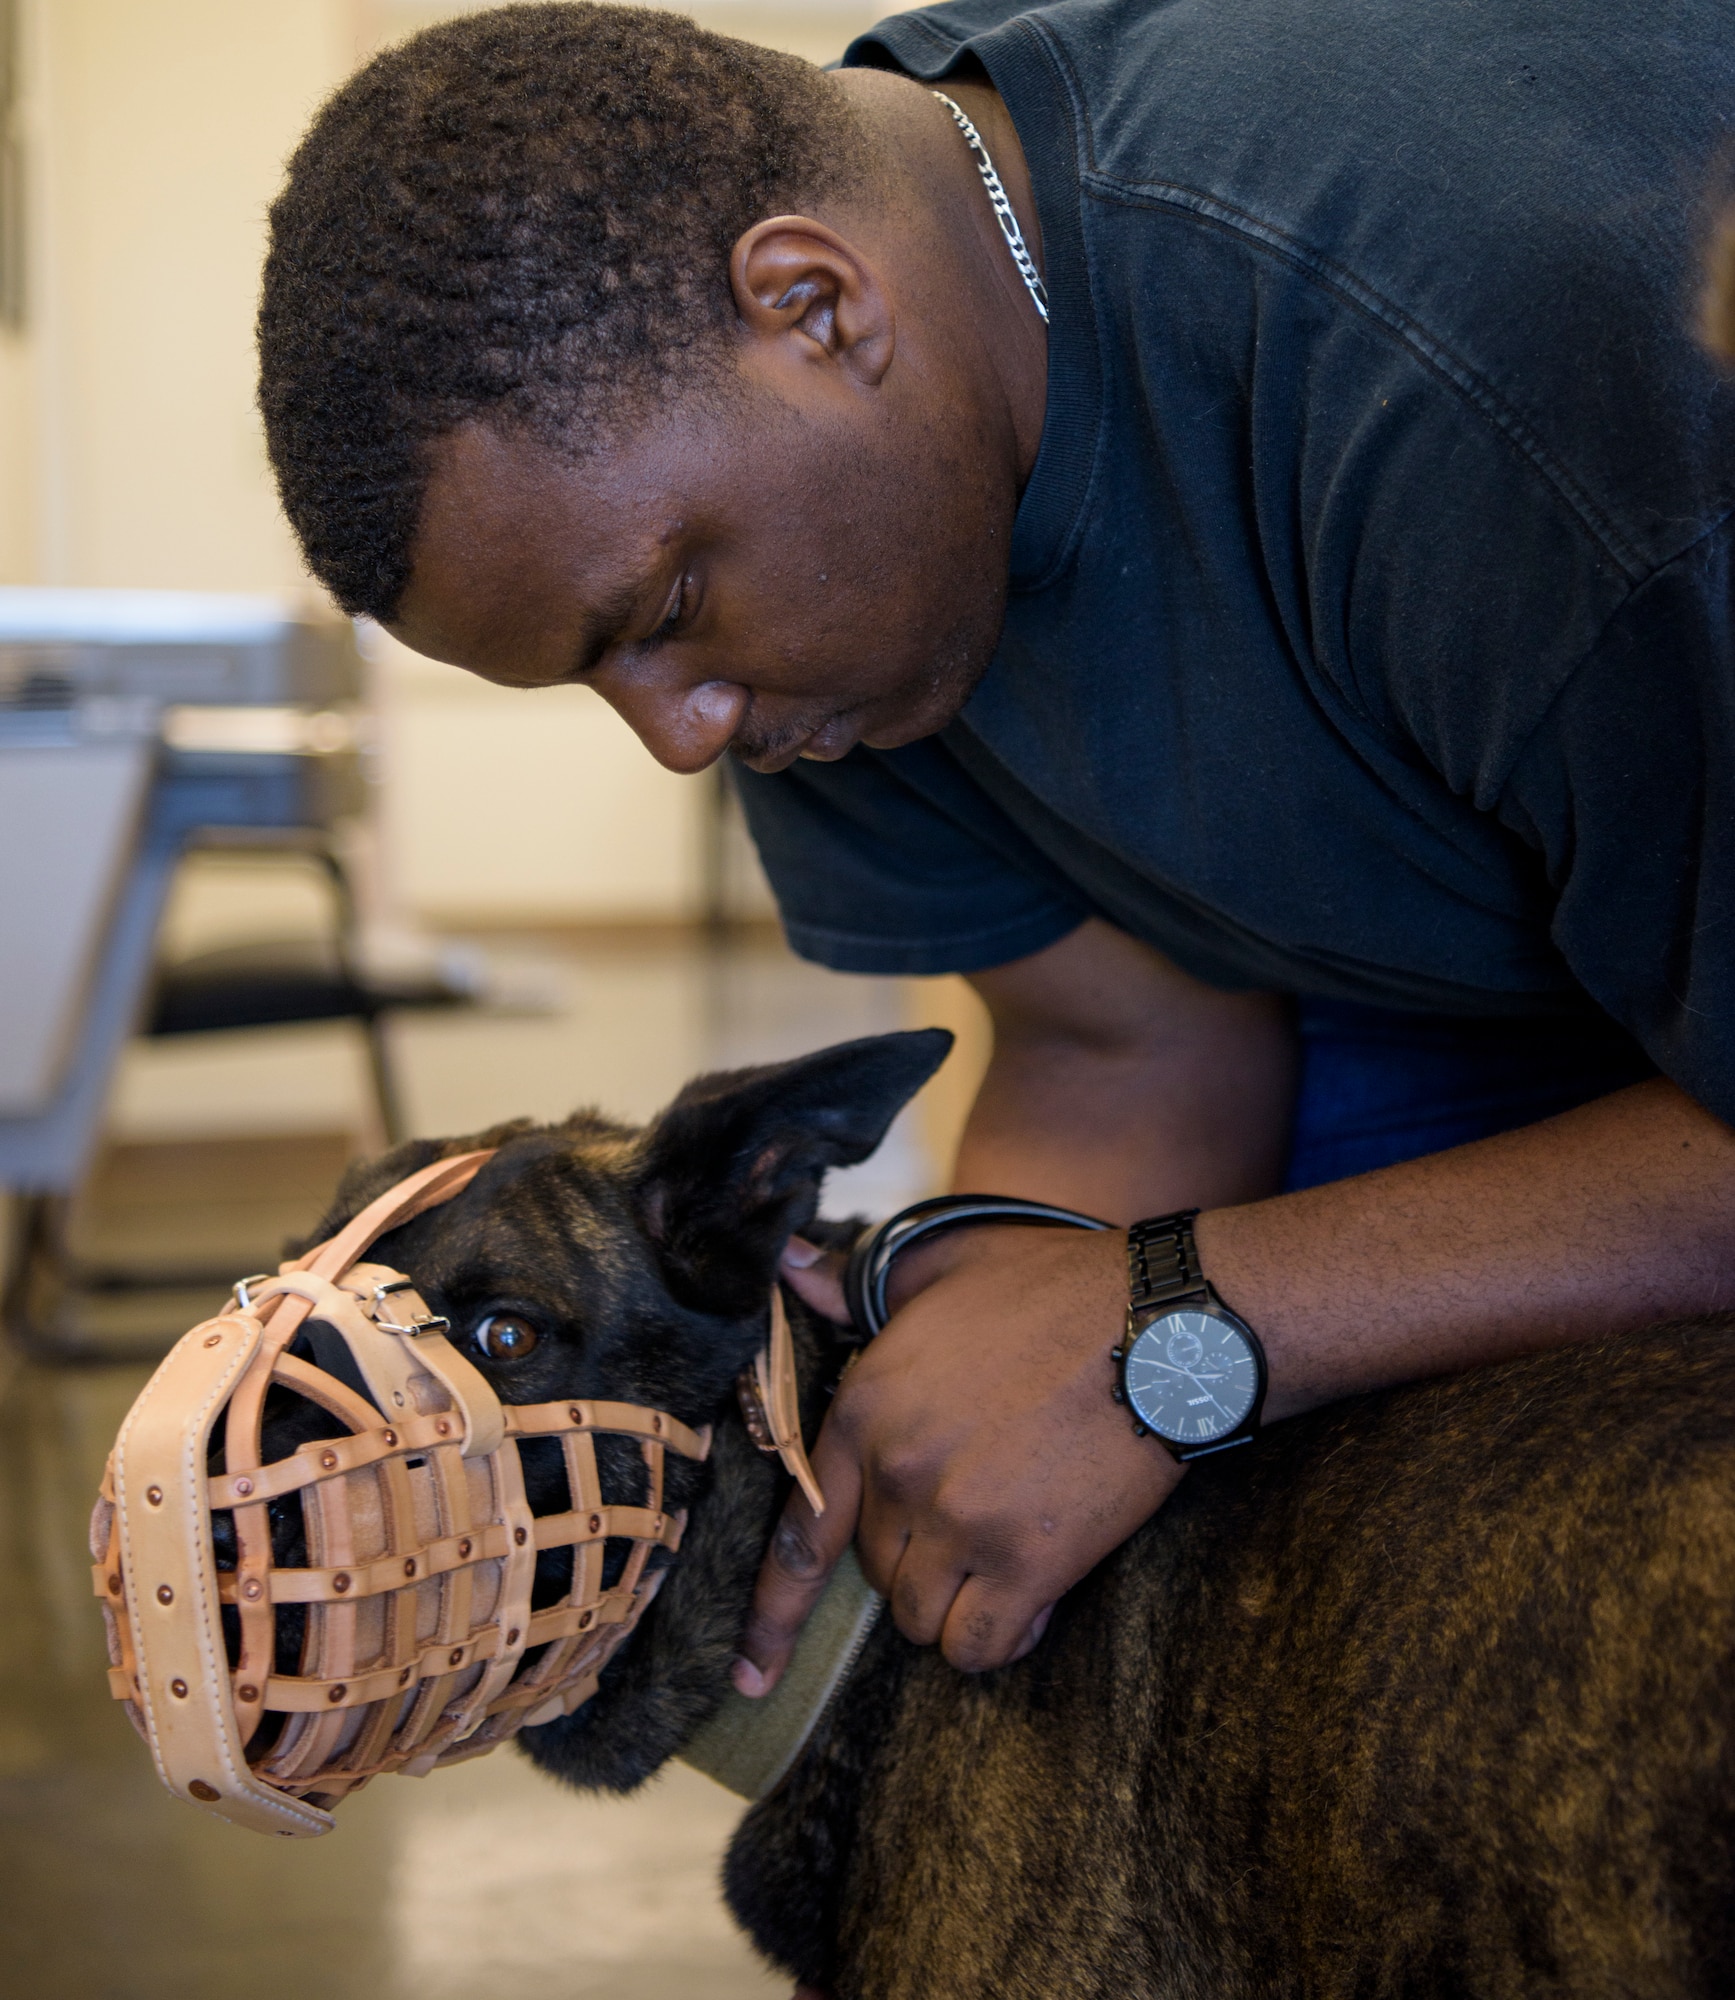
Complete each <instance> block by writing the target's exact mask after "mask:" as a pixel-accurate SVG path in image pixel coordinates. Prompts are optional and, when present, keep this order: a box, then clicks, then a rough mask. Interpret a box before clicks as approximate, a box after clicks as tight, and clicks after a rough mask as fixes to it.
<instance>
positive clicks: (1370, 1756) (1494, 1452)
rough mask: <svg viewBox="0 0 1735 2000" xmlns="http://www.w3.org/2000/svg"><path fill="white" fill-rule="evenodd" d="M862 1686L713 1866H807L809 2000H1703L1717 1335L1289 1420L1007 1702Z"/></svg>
mask: <svg viewBox="0 0 1735 2000" xmlns="http://www.w3.org/2000/svg"><path fill="white" fill-rule="evenodd" d="M864 1669H865V1671H863V1672H862V1673H861V1674H860V1675H858V1677H857V1680H856V1682H855V1684H854V1686H853V1687H852V1689H851V1691H850V1692H849V1694H848V1695H847V1696H846V1699H845V1701H844V1703H843V1704H842V1705H840V1708H839V1710H838V1713H837V1716H836V1720H835V1723H834V1725H833V1741H832V1742H831V1743H830V1744H829V1745H826V1746H819V1754H818V1755H816V1756H815V1757H812V1758H810V1759H808V1760H807V1763H806V1765H805V1766H804V1767H803V1768H802V1770H801V1771H799V1772H798V1773H797V1775H796V1781H795V1782H794V1783H792V1784H791V1785H790V1786H789V1787H786V1790H785V1793H784V1794H783V1795H779V1796H778V1797H776V1798H774V1799H773V1800H771V1801H768V1802H767V1804H766V1805H765V1806H762V1807H761V1808H759V1809H758V1811H757V1812H756V1813H755V1814H754V1815H752V1816H751V1817H750V1819H749V1821H748V1822H747V1824H746V1826H745V1828H744V1829H743V1833H742V1835H741V1838H740V1841H739V1842H738V1846H737V1851H736V1854H735V1856H734V1858H733V1861H732V1864H731V1871H730V1874H731V1886H732V1891H733V1894H734V1897H735V1900H736V1903H737V1907H738V1909H739V1910H740V1914H741V1915H742V1916H743V1918H744V1919H745V1920H747V1921H748V1923H749V1926H750V1927H751V1928H753V1929H755V1930H761V1931H762V1930H763V1924H762V1919H763V1918H764V1916H765V1914H766V1900H765V1888H764V1887H761V1886H759V1885H761V1884H763V1885H766V1886H774V1885H777V1884H779V1883H781V1884H782V1885H783V1888H784V1890H786V1889H787V1885H788V1867H787V1858H788V1856H789V1853H790V1843H791V1842H794V1843H796V1844H797V1845H799V1846H800V1847H802V1848H804V1849H805V1852H806V1853H807V1854H808V1855H809V1856H810V1857H818V1856H821V1855H825V1854H836V1855H837V1872H838V1880H837V1881H836V1883H835V1884H834V1885H833V1887H832V1888H831V1889H830V1891H829V1892H828V1899H829V1900H830V1901H831V1904H832V1907H833V1909H834V1910H835V1912H836V1917H837V1921H838V1924H839V1929H840V1951H839V1958H838V1961H837V1963H836V1966H835V1968H834V1970H835V1984H836V1990H837V1992H838V1994H839V1996H840V2000H856V1996H861V1997H862V2000H869V1996H871V2000H906V1996H907V2000H916V1996H924V2000H932V1996H936V1995H940V1994H945V1995H946V1996H948V2000H964V1996H970V1995H982V1996H988V1995H993V1996H995V2000H1024V1996H1029V2000H1038V1996H1041V2000H1051V1996H1054V1995H1058V1994H1066V1995H1067V1996H1069V2000H1087V1996H1098V1995H1100V1996H1103V2000H1107V1996H1110V1995H1113V1996H1115V2000H1131V1996H1143V1995H1151V1996H1155V1995H1162V1996H1164V2000H1193V1997H1194V1996H1198V1997H1199V2000H1205V1996H1209V2000H1238V1996H1247V2000H1254V1996H1257V1997H1258V2000H1273V1996H1278V1995H1288V1994H1295V1995H1302V1994H1305V1995H1308V1996H1337V1995H1343V1996H1349V1995H1383V1994H1393V1995H1396V1994H1402V1995H1405V1996H1420V1995H1438V1996H1441V2000H1445V1996H1448V1995H1450V1996H1454V2000H1456V1996H1462V1995H1467V1994H1474V1995H1477V1996H1496V1995H1498V1996H1506V1995H1511V1996H1514V2000H1517V1996H1524V2000H1538V1996H1543V1995H1561V1996H1565V1995H1572V1996H1574V2000H1585V1996H1591V1995H1603V1994H1607V1995H1622V1996H1627V1995H1645V1996H1650V1995H1657V1996H1662V1995H1670V1996H1677V1995H1687V1994H1695V1995H1697V1994H1706V1995H1709V1994H1711V1993H1717V1994H1719V1995H1721V1994H1724V1993H1726V1992H1727V1991H1728V1990H1729V1988H1730V1983H1731V1978H1732V1976H1735V1879H1732V1878H1735V1867H1732V1855H1735V1754H1732V1748H1731V1731H1730V1715H1731V1707H1732V1698H1735V1343H1732V1339H1731V1332H1730V1329H1729V1328H1728V1327H1726V1326H1724V1325H1721V1324H1719V1325H1716V1326H1702V1327H1695V1328H1690V1329H1686V1330H1678V1331H1671V1332H1662V1333H1657V1334H1652V1335H1648V1336H1645V1337H1643V1338H1640V1339H1636V1340H1630V1341H1623V1342H1619V1343H1611V1344H1609V1345H1607V1346H1602V1347H1596V1348H1580V1349H1576V1350H1571V1351H1566V1352H1562V1353H1558V1354H1553V1355H1543V1356H1538V1357H1535V1358H1533V1359H1530V1360H1528V1361H1524V1362H1521V1363H1517V1364H1514V1365H1511V1366H1506V1367H1502V1368H1498V1369H1491V1370H1487V1371H1484V1372H1482V1373H1479V1374H1474V1375H1470V1376H1465V1377H1461V1378H1457V1379H1454V1380H1451V1381H1444V1382H1438V1383H1432V1384H1427V1385H1424V1386H1421V1387H1419V1388H1413V1389H1409V1390H1405V1391H1401V1392H1397V1393H1393V1394H1390V1395H1386V1396H1380V1397H1373V1398H1368V1399H1366V1400H1363V1401H1361V1402H1358V1403H1354V1404H1349V1405H1343V1406H1340V1407H1338V1408H1335V1409H1332V1410H1329V1411H1324V1412H1321V1413H1319V1414H1317V1415H1315V1416H1312V1417H1309V1418H1304V1419H1301V1420H1298V1421H1296V1422H1293V1423H1288V1424H1284V1425H1281V1426H1278V1427H1276V1428H1274V1429H1273V1430H1272V1431H1271V1432H1270V1433H1268V1434H1267V1436H1266V1437H1265V1438H1264V1439H1263V1440H1261V1442H1260V1443H1259V1444H1258V1445H1257V1446H1255V1447H1253V1448H1251V1449H1249V1450H1246V1451H1239V1452H1232V1453H1229V1454H1227V1455H1226V1456H1225V1457H1223V1458H1221V1459H1217V1460H1206V1461H1204V1462H1203V1463H1202V1464H1201V1465H1199V1466H1198V1467H1196V1468H1195V1469H1194V1471H1193V1473H1192V1474H1191V1476H1190V1477H1189V1479H1188V1480H1187V1481H1186V1483H1185V1485H1184V1486H1183V1488H1182V1489H1181V1491H1180V1492H1179V1493H1178V1494H1177V1496H1176V1497H1175V1498H1174V1499H1173V1500H1171V1501H1170V1502H1169V1504H1168V1505H1167V1506H1166V1507H1165V1508H1164V1510H1163V1512H1162V1514H1161V1515H1160V1516H1159V1517H1158V1518H1157V1519H1156V1520H1155V1521H1153V1522H1152V1523H1151V1524H1150V1526H1149V1527H1147V1528H1146V1529H1145V1530H1144V1531H1143V1532H1142V1533H1141V1534H1140V1535H1139V1536H1137V1537H1136V1538H1135V1539H1134V1540H1133V1541H1132V1542H1131V1543H1129V1544H1128V1545H1127V1546H1126V1547H1125V1548H1124V1549H1123V1550H1122V1551H1120V1553H1119V1554H1118V1555H1117V1556H1115V1557H1114V1558H1113V1559H1111V1561H1110V1562H1108V1563H1107V1564H1105V1565H1104V1566H1103V1568H1102V1569H1101V1570H1100V1571H1099V1572H1098V1573H1097V1574H1096V1575H1095V1576H1093V1577H1092V1578H1091V1579H1089V1580H1088V1581H1087V1582H1086V1583H1085V1584H1083V1585H1081V1586H1080V1587H1079V1589H1077V1590H1076V1591H1075V1592H1073V1593H1072V1595H1071V1596H1070V1597H1069V1598H1068V1599H1067V1600H1066V1602H1065V1603H1064V1605H1063V1606H1062V1609H1061V1611H1060V1613H1059V1614H1058V1615H1057V1616H1056V1619H1055V1621H1054V1625H1053V1627H1052V1628H1051V1630H1050V1633H1049V1636H1048V1638H1047V1639H1046V1640H1045V1642H1044V1644H1043V1645H1042V1646H1041V1647H1040V1648H1039V1649H1038V1651H1037V1652H1036V1654H1035V1655H1033V1656H1032V1658H1031V1659H1030V1660H1029V1661H1027V1662H1025V1663H1024V1664H1022V1665H1021V1666H1019V1667H1016V1668H1012V1669H1009V1670H1007V1671H1006V1672H1003V1673H1000V1674H996V1675H992V1676H987V1677H984V1678H981V1679H975V1680H972V1679H967V1678H965V1677H963V1676H961V1675H958V1674H956V1673H954V1672H953V1671H952V1670H951V1669H949V1668H948V1667H947V1666H946V1665H945V1664H944V1663H943V1662H942V1661H941V1660H940V1659H939V1658H938V1657H937V1656H935V1655H933V1654H917V1653H916V1652H915V1651H914V1650H913V1649H911V1648H909V1647H907V1646H905V1645H904V1643H903V1642H902V1641H901V1640H899V1639H898V1638H897V1637H896V1635H895V1633H893V1632H892V1631H891V1630H890V1628H889V1625H888V1626H886V1627H885V1628H883V1629H882V1631H881V1632H880V1634H879V1635H878V1637H877V1639H876V1642H875V1647H874V1651H873V1654H872V1656H871V1657H870V1658H869V1659H868V1660H867V1661H864ZM850 1794H853V1799H852V1801H851V1803H852V1804H853V1820H854V1823H853V1825H850V1824H847V1823H846V1816H845V1815H844V1812H843V1808H844V1804H845V1799H846V1797H847V1796H848V1795H850ZM780 1864H782V1865H780ZM818 1887H819V1885H817V1884H815V1885H814V1890H812V1891H810V1892H809V1893H810V1894H811V1893H817V1890H818ZM773 1928H775V1926H773Z"/></svg>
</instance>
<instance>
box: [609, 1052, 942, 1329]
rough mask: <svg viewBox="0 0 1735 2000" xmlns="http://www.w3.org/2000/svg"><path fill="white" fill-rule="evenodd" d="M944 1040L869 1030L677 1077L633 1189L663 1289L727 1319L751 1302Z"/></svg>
mask: <svg viewBox="0 0 1735 2000" xmlns="http://www.w3.org/2000/svg"><path fill="white" fill-rule="evenodd" d="M951 1046H952V1037H951V1035H950V1034H949V1033H948V1032H947V1031H946V1030H945V1029H944V1028H922V1029H918V1030H915V1031H912V1032H910V1033H908V1034H901V1035H872V1036H869V1037H868V1038H867V1039H866V1040H864V1041H859V1042H843V1043H840V1044H839V1045H838V1046H837V1047H836V1048H831V1049H821V1050H820V1051H819V1052H818V1053H817V1054H816V1055H810V1056H797V1057H796V1058H795V1060H794V1061H793V1062H785V1063H775V1064H772V1065H770V1066H769V1067H767V1068H765V1069H748V1070H734V1071H731V1072H728V1073H725V1074H722V1075H717V1076H702V1077H698V1078H696V1079H695V1080H694V1081H693V1082H692V1083H690V1084H688V1085H687V1087H686V1089H685V1090H683V1091H682V1092H681V1094H680V1096H679V1097H677V1098H676V1099H675V1101H674V1103H673V1104H671V1105H670V1106H669V1108H668V1110H667V1111H665V1112H664V1113H663V1115H662V1116H661V1117H660V1118H659V1119H658V1120H657V1121H656V1123H655V1124H654V1125H653V1126H651V1128H650V1129H649V1131H648V1132H647V1133H646V1135H645V1150H644V1165H643V1169H642V1172H641V1174H640V1177H639V1181H638V1186H637V1197H638V1207H639V1219H640V1221H641V1222H642V1224H643V1226H644V1228H645V1231H646V1233H647V1234H648V1235H649V1236H650V1237H651V1238H652V1240H653V1241H654V1242H655V1243H656V1244H657V1246H658V1249H659V1253H660V1255H661V1258H662V1262H663V1267H664V1270H665V1272H666V1274H667V1277H668V1282H669V1286H670V1289H671V1290H672V1291H673V1292H674V1293H675V1295H676V1297H677V1298H679V1299H680V1300H681V1301H682V1303H683V1304H686V1305H691V1306H696V1307H698V1308H700V1309H701V1310H703V1311H706V1312H714V1313H723V1314H726V1315H728V1316H729V1317H731V1318H739V1317H741V1316H743V1315H745V1314H747V1313H750V1312H752V1311H754V1310H755V1309H756V1308H758V1307H759V1306H761V1305H762V1304H763V1303H764V1295H765V1289H766V1287H767V1286H768V1285H769V1284H770V1282H771V1273H772V1269H773V1266H774V1265H775V1264H776V1261H777V1258H778V1255H779V1253H780V1252H781V1251H782V1249H783V1245H784V1243H785V1242H786V1241H787V1240H788V1238H789V1236H790V1235H791V1233H792V1232H793V1231H795V1230H798V1229H801V1228H803V1227H804V1226H805V1225H806V1224H807V1223H808V1222H810V1221H811V1220H812V1219H813V1216H814V1214H815V1213H816V1212H817V1210H818V1207H819V1190H820V1183H821V1182H822V1181H823V1180H824V1178H825V1174H826V1170H827V1169H828V1168H830V1167H848V1166H853V1165H854V1164H855V1163H856V1162H857V1161H858V1160H865V1159H866V1158H867V1156H868V1155H869V1154H870V1153H871V1152H872V1151H873V1150H874V1148H875V1147H876V1146H877V1145H878V1144H879V1143H880V1141H881V1140H882V1139H883V1138H884V1137H885V1135H886V1127H887V1126H888V1125H890V1124H891V1122H892V1120H893V1118H895V1117H896V1116H897V1114H898V1112H899V1111H900V1110H901V1109H902V1107H903V1106H904V1105H905V1104H906V1103H907V1102H908V1101H909V1100H910V1098H912V1097H913V1096H914V1095H915V1094H916V1092H917V1091H918V1090H920V1089H921V1087H922V1085H923V1084H924V1083H926V1082H927V1080H928V1078H929V1077H931V1076H932V1075H933V1073H934V1072H935V1070H937V1069H938V1068H939V1067H940V1065H941V1063H942V1062H944V1061H945V1059H946V1055H947V1052H948V1051H949V1050H950V1048H951Z"/></svg>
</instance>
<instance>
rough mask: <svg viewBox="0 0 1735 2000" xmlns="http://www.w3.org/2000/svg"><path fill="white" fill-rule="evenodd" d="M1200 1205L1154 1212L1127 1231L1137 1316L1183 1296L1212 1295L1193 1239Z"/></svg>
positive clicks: (1130, 1294) (1131, 1302) (1130, 1295)
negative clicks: (1194, 1218) (1195, 1218)
mask: <svg viewBox="0 0 1735 2000" xmlns="http://www.w3.org/2000/svg"><path fill="white" fill-rule="evenodd" d="M1198 1213H1199V1211H1198V1210H1197V1209H1196V1208H1183V1209H1178V1210H1177V1211H1176V1212H1175V1213H1174V1214H1173V1215H1157V1216H1152V1217H1151V1218H1150V1220H1149V1221H1147V1222H1135V1223H1134V1224H1133V1226H1132V1228H1131V1229H1129V1230H1128V1231H1127V1303H1128V1308H1129V1311H1130V1313H1131V1316H1132V1317H1133V1318H1135V1319H1136V1318H1138V1317H1139V1316H1140V1315H1142V1314H1144V1313H1148V1312H1151V1311H1153V1310H1154V1309H1155V1308H1156V1307H1158V1306H1167V1305H1173V1304H1175V1303H1176V1301H1177V1300H1180V1299H1193V1298H1198V1299H1208V1298H1210V1297H1211V1296H1212V1294H1211V1287H1210V1285H1209V1284H1208V1283H1207V1281H1206V1278H1205V1274H1204V1272H1203V1271H1201V1270H1200V1268H1199V1251H1198V1247H1197V1245H1195V1243H1194V1241H1193V1217H1194V1216H1195V1215H1197V1214H1198Z"/></svg>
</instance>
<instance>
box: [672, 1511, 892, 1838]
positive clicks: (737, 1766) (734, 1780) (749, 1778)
mask: <svg viewBox="0 0 1735 2000" xmlns="http://www.w3.org/2000/svg"><path fill="white" fill-rule="evenodd" d="M884 1608H885V1599H884V1598H883V1597H881V1596H880V1595H879V1593H878V1592H877V1591H876V1590H874V1589H873V1588H872V1587H871V1585H870V1584H869V1583H868V1580H867V1578H866V1577H865V1576H863V1575H862V1573H861V1565H860V1564H859V1563H858V1562H857V1561H856V1558H855V1551H854V1549H848V1550H846V1551H845V1552H844V1556H843V1560H842V1561H841V1562H840V1563H839V1564H838V1566H837V1568H836V1569H834V1570H833V1571H832V1573H831V1581H830V1583H828V1584H827V1585H826V1587H825V1593H824V1595H823V1596H822V1597H821V1598H820V1600H819V1602H818V1603H817V1604H816V1605H815V1606H814V1607H813V1610H812V1611H811V1612H810V1613H809V1614H808V1619H807V1623H806V1624H805V1625H804V1626H803V1627H802V1628H801V1636H800V1637H799V1638H798V1639H797V1640H796V1642H795V1651H794V1653H793V1654H792V1655H791V1657H790V1661H789V1665H788V1666H787V1667H786V1668H785V1669H784V1672H783V1678H782V1679H781V1680H780V1681H779V1682H778V1683H777V1685H776V1687H775V1688H773V1689H772V1691H771V1692H770V1694H768V1695H764V1696H761V1697H760V1699H758V1700H757V1701H749V1700H748V1698H747V1697H746V1696H745V1695H740V1694H737V1693H736V1692H735V1690H734V1689H733V1688H731V1689H730V1690H729V1692H728V1693H727V1694H726V1695H725V1696H724V1697H723V1705H722V1707H721V1708H719V1709H718V1710H717V1712H716V1714H715V1715H713V1716H712V1717H711V1719H710V1720H709V1721H708V1722H707V1723H706V1724H705V1725H704V1726H703V1728H701V1729H700V1731H699V1733H698V1734H697V1735H696V1736H695V1737H694V1738H693V1739H692V1741H691V1742H690V1743H689V1744H688V1745H687V1746H686V1748H685V1749H684V1750H682V1751H681V1753H680V1756H681V1761H682V1762H683V1763H684V1764H690V1765H691V1766H692V1767H693V1769H694V1770H695V1771H703V1772H704V1774H705V1776H706V1777H707V1778H714V1779H715V1780H716V1781H717V1783H718V1784H719V1785H721V1786H723V1788H724V1789H725V1790H726V1791H731V1792H734V1793H735V1794H736V1795H737V1796H738V1797H740V1798H743V1799H747V1800H749V1801H757V1800H759V1799H762V1798H764V1797H765V1796H766V1794H767V1793H768V1792H771V1791H774V1790H775V1789H776V1788H777V1786H778V1785H779V1784H781V1783H782V1781H783V1779H784V1778H785V1777H786V1776H787V1775H788V1773H789V1771H790V1769H791V1768H792V1766H793V1765H794V1763H795V1760H796V1758H797V1757H799V1756H800V1755H801V1753H802V1751H803V1750H804V1749H806V1747H807V1743H808V1739H809V1738H810V1737H811V1736H812V1735H813V1732H814V1731H815V1729H817V1728H818V1727H819V1724H820V1722H821V1721H822V1720H823V1719H824V1717H825V1714H826V1711H827V1710H828V1709H829V1708H830V1707H831V1705H832V1703H833V1701H835V1700H836V1698H837V1695H838V1693H839V1691H840V1690H841V1688H842V1687H843V1684H844V1682H845V1681H846V1680H848V1678H849V1676H850V1671H851V1669H852V1668H853V1667H854V1666H855V1663H856V1661H857V1660H858V1659H859V1658H860V1657H861V1651H862V1648H863V1647H864V1646H865V1645H866V1644H867V1642H868V1639H869V1637H870V1635H871V1634H872V1632H873V1629H874V1626H875V1624H876V1623H877V1622H878V1620H879V1615H880V1613H881V1611H882V1610H883V1609H884Z"/></svg>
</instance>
